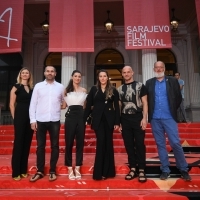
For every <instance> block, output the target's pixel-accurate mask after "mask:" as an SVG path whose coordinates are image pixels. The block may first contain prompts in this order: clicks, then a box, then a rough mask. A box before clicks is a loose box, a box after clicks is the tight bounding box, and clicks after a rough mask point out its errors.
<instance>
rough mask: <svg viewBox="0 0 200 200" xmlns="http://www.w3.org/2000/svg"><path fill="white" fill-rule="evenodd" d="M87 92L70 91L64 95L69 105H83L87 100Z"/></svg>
mask: <svg viewBox="0 0 200 200" xmlns="http://www.w3.org/2000/svg"><path fill="white" fill-rule="evenodd" d="M86 97H87V94H86V93H85V92H69V93H67V96H65V97H64V99H65V102H66V103H67V106H72V105H81V106H83V104H84V102H85V100H86Z"/></svg>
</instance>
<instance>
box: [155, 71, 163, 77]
mask: <svg viewBox="0 0 200 200" xmlns="http://www.w3.org/2000/svg"><path fill="white" fill-rule="evenodd" d="M154 74H155V77H156V78H162V77H163V76H165V72H159V73H157V72H154Z"/></svg>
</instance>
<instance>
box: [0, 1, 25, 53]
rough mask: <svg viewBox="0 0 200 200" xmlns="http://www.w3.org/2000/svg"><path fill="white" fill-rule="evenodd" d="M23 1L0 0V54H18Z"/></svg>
mask: <svg viewBox="0 0 200 200" xmlns="http://www.w3.org/2000/svg"><path fill="white" fill-rule="evenodd" d="M23 15H24V0H17V1H16V0H9V1H7V0H0V53H12V52H20V51H21V44H22V27H23Z"/></svg>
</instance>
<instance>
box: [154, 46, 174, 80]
mask: <svg viewBox="0 0 200 200" xmlns="http://www.w3.org/2000/svg"><path fill="white" fill-rule="evenodd" d="M157 60H160V61H163V62H164V63H165V75H167V76H174V75H175V73H176V72H177V65H176V58H175V56H174V54H173V53H172V52H171V51H170V50H169V49H157Z"/></svg>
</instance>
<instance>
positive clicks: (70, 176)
mask: <svg viewBox="0 0 200 200" xmlns="http://www.w3.org/2000/svg"><path fill="white" fill-rule="evenodd" d="M68 177H69V180H75V179H76V177H75V176H74V171H73V169H72V167H68Z"/></svg>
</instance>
